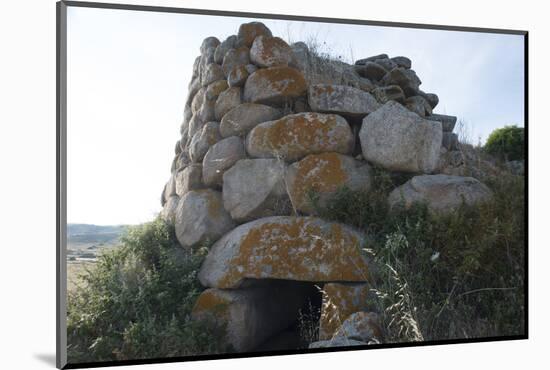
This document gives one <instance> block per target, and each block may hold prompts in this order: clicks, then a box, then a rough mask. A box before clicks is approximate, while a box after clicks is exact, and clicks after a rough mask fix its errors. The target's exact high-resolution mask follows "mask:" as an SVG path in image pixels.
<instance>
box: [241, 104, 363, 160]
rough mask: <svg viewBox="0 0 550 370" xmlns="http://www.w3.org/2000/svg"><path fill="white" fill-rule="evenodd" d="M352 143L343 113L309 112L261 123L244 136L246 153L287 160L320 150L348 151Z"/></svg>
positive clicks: (351, 147)
mask: <svg viewBox="0 0 550 370" xmlns="http://www.w3.org/2000/svg"><path fill="white" fill-rule="evenodd" d="M353 146H354V136H353V133H352V131H351V128H350V126H349V125H348V123H347V121H346V120H345V119H344V118H343V117H341V116H338V115H335V114H322V113H310V112H308V113H298V114H292V115H288V116H285V117H283V118H281V119H278V120H275V121H268V122H264V123H261V124H259V125H257V126H256V127H254V128H253V129H252V131H250V133H249V134H248V136H247V139H246V150H247V152H248V154H249V155H250V156H252V157H257V158H279V157H280V158H282V159H284V160H286V161H287V162H294V161H296V160H299V159H301V158H303V157H305V156H306V155H308V154H317V153H323V152H337V153H341V154H349V153H351V151H352V150H353Z"/></svg>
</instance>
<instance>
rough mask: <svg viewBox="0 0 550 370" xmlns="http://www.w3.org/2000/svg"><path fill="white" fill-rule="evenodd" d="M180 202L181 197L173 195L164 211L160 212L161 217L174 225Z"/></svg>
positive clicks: (167, 201)
mask: <svg viewBox="0 0 550 370" xmlns="http://www.w3.org/2000/svg"><path fill="white" fill-rule="evenodd" d="M179 200H180V197H178V196H177V195H172V196H171V197H169V198H168V199H167V200H166V203H165V204H164V205H163V207H162V211H161V212H160V217H161V218H162V219H163V220H164V221H166V222H169V223H171V224H173V223H174V220H175V219H176V209H177V208H178V202H179Z"/></svg>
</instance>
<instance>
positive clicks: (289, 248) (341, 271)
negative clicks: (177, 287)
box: [199, 216, 369, 288]
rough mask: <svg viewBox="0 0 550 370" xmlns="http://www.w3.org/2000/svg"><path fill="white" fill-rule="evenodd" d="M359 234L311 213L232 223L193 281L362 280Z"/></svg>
mask: <svg viewBox="0 0 550 370" xmlns="http://www.w3.org/2000/svg"><path fill="white" fill-rule="evenodd" d="M364 244H365V239H364V236H363V235H362V234H361V233H359V232H357V231H355V230H354V229H352V228H350V227H348V226H345V225H342V224H339V223H332V222H327V221H324V220H321V219H318V218H312V217H291V216H275V217H267V218H262V219H259V220H256V221H252V222H249V223H246V224H243V225H240V226H238V227H237V228H235V229H234V230H232V231H231V232H230V233H228V234H226V235H225V236H224V237H223V238H221V239H220V240H219V241H218V242H216V244H214V245H213V246H212V248H211V249H210V252H209V253H208V255H207V257H206V259H205V261H204V263H203V265H202V267H201V270H200V272H199V280H200V281H201V283H202V284H203V285H204V286H208V287H216V288H237V287H239V286H240V285H241V284H242V283H243V281H244V280H245V279H284V280H298V281H312V282H320V281H349V282H353V281H365V280H366V279H368V277H369V267H368V264H369V262H368V259H367V257H366V256H365V255H364V253H363V252H362V248H363V247H364Z"/></svg>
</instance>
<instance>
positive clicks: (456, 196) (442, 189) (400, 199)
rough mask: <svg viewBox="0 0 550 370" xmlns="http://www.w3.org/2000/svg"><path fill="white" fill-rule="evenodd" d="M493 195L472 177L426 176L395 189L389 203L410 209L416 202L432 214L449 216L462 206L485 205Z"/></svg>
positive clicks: (394, 206)
mask: <svg viewBox="0 0 550 370" xmlns="http://www.w3.org/2000/svg"><path fill="white" fill-rule="evenodd" d="M492 194H493V193H492V191H491V190H490V189H489V188H488V187H487V186H486V185H485V184H483V183H481V182H480V181H479V180H476V179H474V178H473V177H461V176H449V175H424V176H415V177H413V178H412V179H411V180H409V181H407V182H406V183H405V184H403V185H401V186H399V187H397V188H396V189H394V190H393V191H392V192H391V193H390V195H389V197H388V202H389V204H390V207H391V208H396V207H405V208H409V207H411V206H412V205H413V204H415V203H423V204H426V206H427V207H428V210H430V211H431V212H434V213H437V214H446V213H450V212H453V211H455V210H456V209H458V208H459V207H460V206H462V205H466V206H473V205H477V204H480V203H483V202H486V201H488V200H490V199H491V197H492Z"/></svg>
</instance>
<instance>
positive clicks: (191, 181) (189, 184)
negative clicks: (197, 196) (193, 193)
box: [176, 163, 204, 197]
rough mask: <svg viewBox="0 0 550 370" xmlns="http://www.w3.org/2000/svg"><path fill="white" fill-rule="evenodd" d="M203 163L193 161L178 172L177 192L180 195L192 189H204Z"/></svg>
mask: <svg viewBox="0 0 550 370" xmlns="http://www.w3.org/2000/svg"><path fill="white" fill-rule="evenodd" d="M203 187H204V185H203V183H202V164H200V163H193V164H190V165H189V166H187V167H185V168H184V169H183V170H181V171H179V172H178V173H177V174H176V194H177V195H179V196H180V197H181V196H183V195H185V193H187V192H188V191H190V190H197V189H202V188H203Z"/></svg>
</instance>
